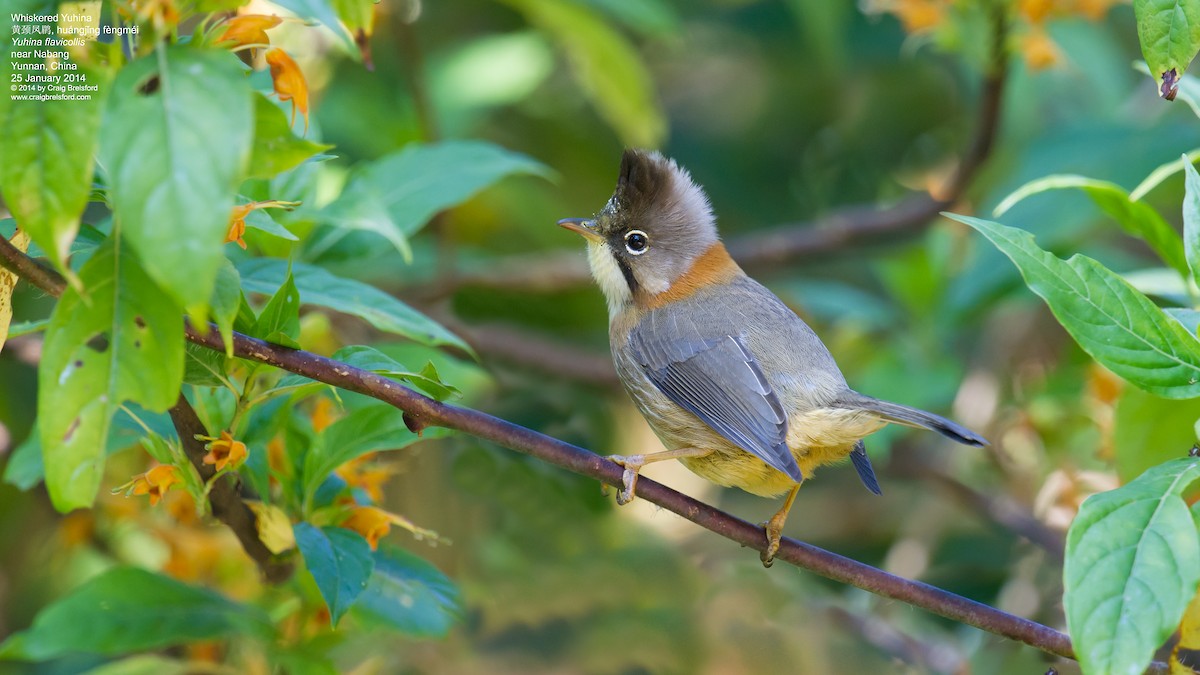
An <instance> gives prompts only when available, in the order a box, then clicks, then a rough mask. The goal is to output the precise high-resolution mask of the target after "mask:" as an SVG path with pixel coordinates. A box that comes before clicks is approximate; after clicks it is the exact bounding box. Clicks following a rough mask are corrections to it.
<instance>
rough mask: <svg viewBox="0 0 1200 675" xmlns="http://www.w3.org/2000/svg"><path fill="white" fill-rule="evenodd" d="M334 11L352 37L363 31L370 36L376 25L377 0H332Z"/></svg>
mask: <svg viewBox="0 0 1200 675" xmlns="http://www.w3.org/2000/svg"><path fill="white" fill-rule="evenodd" d="M330 4H332V6H333V11H334V12H336V13H337V16H338V18H339V19H341V20H342V23H343V24H345V26H346V28H347V30H349V31H350V34H351V35H357V34H358V32H359V31H363V32H364V33H365V34H366V35H370V34H371V33H372V31H373V29H374V23H375V0H330Z"/></svg>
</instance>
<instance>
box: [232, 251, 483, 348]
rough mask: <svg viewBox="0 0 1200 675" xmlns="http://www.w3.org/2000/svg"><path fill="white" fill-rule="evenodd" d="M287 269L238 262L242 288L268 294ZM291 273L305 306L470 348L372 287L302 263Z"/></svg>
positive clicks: (281, 263) (281, 264)
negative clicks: (324, 309) (326, 308)
mask: <svg viewBox="0 0 1200 675" xmlns="http://www.w3.org/2000/svg"><path fill="white" fill-rule="evenodd" d="M287 270H288V263H287V261H286V260H280V259H278V258H252V259H250V260H245V261H242V262H241V263H239V264H238V272H240V273H241V275H242V288H244V289H245V290H246V291H249V292H252V293H263V294H267V295H270V294H273V293H275V291H276V289H278V288H279V287H280V285H281V284H282V283H283V281H284V279H285V277H286V276H287ZM292 275H293V277H294V279H295V284H296V288H297V289H299V291H300V299H301V302H303V303H304V304H306V305H318V306H320V307H328V308H329V309H332V310H336V311H338V312H343V313H345V314H351V315H353V316H357V317H359V318H360V319H363V320H365V321H366V322H367V323H370V324H371V325H372V326H374V327H376V328H378V329H379V330H382V331H385V332H388V333H395V334H397V335H403V336H404V337H407V338H409V339H411V340H415V341H416V342H420V343H421V344H426V345H431V346H436V345H451V346H454V347H458V348H460V349H463V350H466V351H470V347H468V346H467V344H466V343H465V342H463V341H462V339H460V338H459V337H458V336H457V335H455V334H453V333H451V332H450V331H448V330H446V329H445V328H443V327H442V326H441V325H439V324H438V323H437V322H435V321H434V320H433V319H430V318H429V317H427V316H425V315H424V314H421V313H420V312H418V311H417V310H415V309H413V308H412V307H409V306H408V305H406V304H404V303H403V302H400V301H399V300H397V299H396V298H394V297H392V296H390V295H388V294H387V293H384V292H383V291H381V290H379V289H377V288H374V287H373V286H369V285H367V284H364V283H362V282H360V281H354V280H353V279H343V278H341V277H336V276H334V275H333V274H331V273H329V272H328V271H326V270H324V269H322V268H320V267H316V266H314V265H306V264H303V263H293V264H292Z"/></svg>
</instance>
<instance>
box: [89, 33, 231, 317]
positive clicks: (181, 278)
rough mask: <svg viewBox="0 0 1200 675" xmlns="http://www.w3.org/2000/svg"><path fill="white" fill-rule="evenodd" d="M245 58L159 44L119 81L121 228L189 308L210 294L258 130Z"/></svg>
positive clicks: (112, 187)
mask: <svg viewBox="0 0 1200 675" xmlns="http://www.w3.org/2000/svg"><path fill="white" fill-rule="evenodd" d="M251 94H252V91H251V89H250V85H249V84H248V83H247V81H246V76H245V75H244V74H243V73H242V70H241V64H240V63H239V62H238V60H237V57H235V56H234V55H232V54H230V53H228V52H222V51H211V50H200V49H194V48H190V47H186V46H177V47H170V48H166V49H159V50H157V51H155V52H154V53H153V54H151V55H149V56H146V57H143V58H141V59H138V60H137V61H134V62H133V63H131V64H129V65H128V66H126V67H125V68H123V69H122V70H121V72H120V75H118V77H117V79H116V81H115V82H113V84H112V93H111V95H110V97H109V101H108V108H107V110H106V111H105V116H104V127H103V133H102V134H101V138H100V161H101V164H102V165H103V166H104V168H105V170H106V172H107V174H108V182H109V195H110V199H111V201H112V204H113V210H114V212H115V214H116V218H117V221H118V222H119V223H120V225H121V228H122V230H121V231H122V232H123V233H124V234H125V235H126V236H127V237H128V239H129V243H130V245H131V246H132V247H133V249H134V250H135V251H137V253H138V255H139V256H140V257H141V259H142V260H143V262H144V264H145V267H146V271H147V272H148V273H149V274H150V277H151V278H152V279H154V280H155V281H157V282H158V283H159V285H161V286H162V287H163V289H164V290H165V291H167V293H169V294H170V295H171V296H172V297H174V298H175V299H176V300H178V301H179V303H180V304H182V305H183V306H184V307H185V308H186V309H187V310H188V311H189V312H191V313H193V314H199V315H204V314H205V313H206V311H207V306H208V302H209V300H210V299H211V297H212V291H213V285H214V284H215V283H216V278H217V270H218V268H219V267H220V266H221V261H222V259H223V258H224V252H223V244H224V241H225V233H226V230H227V229H228V226H229V217H230V212H231V210H232V209H233V205H234V198H235V197H236V196H237V187H238V185H239V184H240V183H241V181H242V178H243V173H244V171H245V167H246V163H247V159H248V158H249V154H250V153H249V151H250V147H251V141H252V138H253V133H254V105H253V99H252V98H251Z"/></svg>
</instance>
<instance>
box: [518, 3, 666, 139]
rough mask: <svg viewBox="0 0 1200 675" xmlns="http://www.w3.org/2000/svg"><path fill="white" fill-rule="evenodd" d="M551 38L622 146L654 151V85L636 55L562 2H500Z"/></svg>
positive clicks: (661, 123)
mask: <svg viewBox="0 0 1200 675" xmlns="http://www.w3.org/2000/svg"><path fill="white" fill-rule="evenodd" d="M505 2H507V3H508V4H510V5H512V6H513V7H515V8H516V9H517V10H519V11H520V12H521V13H523V14H524V15H525V16H526V18H527V19H528V20H529V22H530V23H531V24H533V25H535V26H538V27H539V28H541V29H542V30H544V31H546V32H547V33H549V34H551V35H553V36H554V38H555V40H557V41H558V43H559V46H560V47H561V48H562V50H563V51H564V52H566V54H567V58H568V59H569V60H570V62H571V66H572V67H573V69H574V71H575V76H576V78H577V79H578V80H579V82H580V84H581V85H582V87H583V91H584V93H585V94H586V95H587V97H588V98H590V99H591V101H592V105H594V106H596V108H597V109H598V110H599V111H600V114H601V116H603V117H604V119H605V120H607V121H608V123H609V124H610V125H612V127H613V128H614V129H615V130H616V132H617V135H618V136H620V137H621V140H622V141H624V143H625V144H626V145H632V146H639V147H650V148H653V147H657V146H658V145H659V144H660V143H662V140H663V138H664V137H665V136H666V133H667V120H666V116H665V115H664V114H663V111H662V109H661V107H660V106H659V104H658V101H657V96H656V94H655V91H654V82H653V80H652V78H651V77H650V73H649V71H648V70H647V69H646V66H645V64H643V63H642V61H641V60H640V59H639V58H638V50H637V48H636V47H634V46H633V45H632V44H630V42H629V41H628V40H626V39H625V38H624V37H623V36H622V35H621V34H620V33H618V32H617V31H616V30H613V28H612V27H611V26H609V25H608V24H607V23H605V21H604V20H603V19H601V18H600V17H599V16H598V15H597V14H596V12H594V11H593V10H591V9H589V8H588V7H585V6H583V5H581V4H577V3H573V2H562V0H505Z"/></svg>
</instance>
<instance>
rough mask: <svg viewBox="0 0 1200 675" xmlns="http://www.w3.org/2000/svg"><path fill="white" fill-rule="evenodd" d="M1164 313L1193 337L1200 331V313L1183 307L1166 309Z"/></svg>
mask: <svg viewBox="0 0 1200 675" xmlns="http://www.w3.org/2000/svg"><path fill="white" fill-rule="evenodd" d="M1163 311H1164V312H1166V313H1167V314H1168V315H1169V316H1170V317H1171V318H1172V319H1175V320H1176V321H1178V322H1179V323H1180V324H1181V325H1182V326H1183V327H1184V328H1186V329H1187V331H1188V332H1189V333H1191V334H1192V335H1195V334H1196V333H1197V331H1200V311H1197V310H1194V309H1185V308H1183V307H1164V308H1163Z"/></svg>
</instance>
